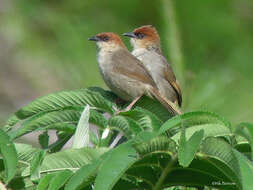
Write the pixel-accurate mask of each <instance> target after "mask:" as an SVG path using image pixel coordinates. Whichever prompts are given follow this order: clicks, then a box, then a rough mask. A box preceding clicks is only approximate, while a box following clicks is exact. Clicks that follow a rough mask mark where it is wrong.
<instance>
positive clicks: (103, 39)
mask: <svg viewBox="0 0 253 190" xmlns="http://www.w3.org/2000/svg"><path fill="white" fill-rule="evenodd" d="M100 40H101V41H104V42H106V41H108V40H109V37H108V36H101V37H100Z"/></svg>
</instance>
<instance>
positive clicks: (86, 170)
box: [64, 160, 102, 190]
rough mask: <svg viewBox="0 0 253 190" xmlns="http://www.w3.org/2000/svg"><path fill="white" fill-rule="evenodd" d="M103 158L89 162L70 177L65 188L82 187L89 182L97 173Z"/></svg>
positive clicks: (70, 189)
mask: <svg viewBox="0 0 253 190" xmlns="http://www.w3.org/2000/svg"><path fill="white" fill-rule="evenodd" d="M101 162H102V161H101V160H100V161H99V160H95V161H94V162H92V163H91V164H87V165H85V166H83V167H81V168H80V169H79V170H77V171H76V173H75V174H74V175H73V176H72V177H71V178H70V179H69V181H68V183H67V184H66V186H65V188H64V189H65V190H73V189H80V187H85V186H87V185H88V184H89V182H90V179H91V178H92V177H93V176H94V175H95V174H96V173H97V170H98V167H99V166H100V164H101Z"/></svg>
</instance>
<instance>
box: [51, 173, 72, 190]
mask: <svg viewBox="0 0 253 190" xmlns="http://www.w3.org/2000/svg"><path fill="white" fill-rule="evenodd" d="M72 175H73V172H72V171H70V170H64V171H62V172H59V173H57V174H56V175H55V176H54V177H53V179H52V180H51V183H50V185H49V188H48V190H58V189H60V188H61V187H62V186H63V185H64V184H65V183H66V182H67V181H68V179H69V178H70V177H71V176H72Z"/></svg>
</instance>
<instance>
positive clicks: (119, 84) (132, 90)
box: [89, 32, 179, 115]
mask: <svg viewBox="0 0 253 190" xmlns="http://www.w3.org/2000/svg"><path fill="white" fill-rule="evenodd" d="M89 40H91V41H95V42H96V43H97V46H98V49H99V50H98V56H97V58H98V63H99V69H100V72H101V74H102V76H103V79H104V81H105V83H106V84H107V86H108V87H109V88H110V89H111V90H112V91H113V92H114V93H115V94H117V95H118V96H119V97H120V98H122V99H124V100H127V101H132V102H131V104H130V105H129V106H128V108H127V109H130V108H131V107H132V106H133V105H134V104H135V103H136V101H137V100H138V99H139V98H140V97H141V96H142V95H147V96H149V97H151V98H153V97H155V98H156V99H157V100H158V101H159V102H160V103H161V104H163V105H164V106H165V107H166V108H167V109H168V110H169V111H170V112H171V113H172V114H174V115H176V114H178V113H179V111H178V110H177V108H176V107H175V106H174V105H173V103H171V102H169V101H167V100H166V98H164V97H163V96H162V95H161V94H160V93H159V91H158V88H157V86H156V84H155V82H154V80H153V79H152V77H151V76H150V74H149V73H148V71H147V70H146V69H145V67H144V65H143V64H142V63H141V62H140V61H139V60H138V59H137V58H136V57H134V56H133V55H132V54H131V53H130V52H129V51H128V49H127V48H126V46H125V45H124V43H123V42H122V40H121V39H120V37H119V36H118V35H117V34H115V33H111V32H106V33H100V34H97V35H96V36H93V37H91V38H89Z"/></svg>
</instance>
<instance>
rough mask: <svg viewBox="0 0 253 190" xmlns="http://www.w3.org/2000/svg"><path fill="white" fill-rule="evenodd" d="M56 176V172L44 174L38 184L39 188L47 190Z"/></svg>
mask: <svg viewBox="0 0 253 190" xmlns="http://www.w3.org/2000/svg"><path fill="white" fill-rule="evenodd" d="M54 176H55V173H51V174H47V175H45V176H43V177H42V178H41V180H40V182H39V184H38V187H37V190H47V189H48V186H49V184H50V183H51V181H52V179H53V177H54Z"/></svg>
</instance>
